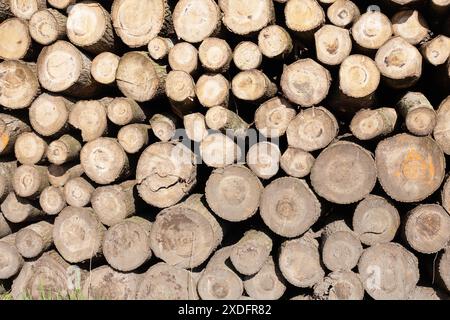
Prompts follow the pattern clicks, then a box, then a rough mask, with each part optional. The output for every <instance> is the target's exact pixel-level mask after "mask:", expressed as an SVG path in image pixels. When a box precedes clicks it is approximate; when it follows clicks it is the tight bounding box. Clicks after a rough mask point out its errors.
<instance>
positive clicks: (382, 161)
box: [375, 133, 445, 202]
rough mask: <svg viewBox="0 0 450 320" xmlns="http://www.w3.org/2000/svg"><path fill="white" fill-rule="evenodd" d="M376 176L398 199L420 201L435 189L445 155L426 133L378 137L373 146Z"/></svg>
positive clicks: (389, 192)
mask: <svg viewBox="0 0 450 320" xmlns="http://www.w3.org/2000/svg"><path fill="white" fill-rule="evenodd" d="M375 159H376V164H377V171H378V180H379V182H380V184H381V186H382V187H383V189H384V191H386V193H387V194H388V195H389V196H390V197H391V198H392V199H394V200H397V201H400V202H419V201H422V200H424V199H426V198H427V197H428V196H429V195H431V194H432V193H433V192H435V191H436V190H437V189H438V188H439V186H440V185H441V184H442V182H443V180H444V176H445V158H444V153H443V152H442V150H441V148H440V147H439V145H438V144H437V143H436V142H435V141H434V140H433V139H431V138H429V137H415V136H412V135H409V134H406V133H403V134H398V135H395V136H393V137H391V138H388V139H385V140H383V141H381V142H380V143H379V144H378V146H377V149H376V150H375Z"/></svg>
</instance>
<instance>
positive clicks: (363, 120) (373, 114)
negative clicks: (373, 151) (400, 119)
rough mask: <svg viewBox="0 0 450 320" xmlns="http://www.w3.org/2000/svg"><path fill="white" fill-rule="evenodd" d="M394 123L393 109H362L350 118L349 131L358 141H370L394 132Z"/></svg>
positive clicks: (395, 117)
mask: <svg viewBox="0 0 450 320" xmlns="http://www.w3.org/2000/svg"><path fill="white" fill-rule="evenodd" d="M396 122H397V112H396V111H395V109H393V108H379V109H374V110H370V109H362V110H360V111H358V112H357V113H356V114H355V116H354V117H353V118H352V121H351V123H350V130H351V132H352V133H353V135H354V136H355V137H356V138H358V139H359V140H371V139H374V138H377V137H379V136H383V135H387V134H389V133H391V132H392V131H394V127H395V124H396Z"/></svg>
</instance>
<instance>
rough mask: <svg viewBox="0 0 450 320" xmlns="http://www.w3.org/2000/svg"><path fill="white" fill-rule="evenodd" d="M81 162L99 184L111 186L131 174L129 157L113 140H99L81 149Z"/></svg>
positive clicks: (85, 170) (86, 171)
mask: <svg viewBox="0 0 450 320" xmlns="http://www.w3.org/2000/svg"><path fill="white" fill-rule="evenodd" d="M80 162H81V165H82V167H83V170H84V172H85V173H86V175H87V176H88V177H89V179H91V180H92V181H95V182H97V183H98V184H110V183H112V182H114V181H116V180H118V179H122V178H125V177H127V176H128V175H129V173H130V170H129V169H130V168H129V162H128V157H127V154H126V153H125V151H124V150H123V148H122V146H121V145H120V144H119V142H117V140H116V139H113V138H98V139H95V140H92V141H90V142H88V143H86V144H85V145H84V146H83V148H82V149H81V153H80Z"/></svg>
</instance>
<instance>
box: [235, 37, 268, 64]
mask: <svg viewBox="0 0 450 320" xmlns="http://www.w3.org/2000/svg"><path fill="white" fill-rule="evenodd" d="M233 62H234V64H235V66H236V67H237V68H238V69H240V70H251V69H257V68H258V67H259V66H260V65H261V63H262V53H261V50H260V48H259V46H258V45H256V44H255V43H253V42H251V41H242V42H240V43H239V44H238V45H237V46H236V47H235V48H234V52H233Z"/></svg>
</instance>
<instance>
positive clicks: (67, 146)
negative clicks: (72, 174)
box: [47, 134, 81, 165]
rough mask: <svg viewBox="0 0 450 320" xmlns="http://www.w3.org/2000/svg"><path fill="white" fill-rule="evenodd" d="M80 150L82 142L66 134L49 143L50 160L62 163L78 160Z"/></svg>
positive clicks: (48, 155) (48, 153) (57, 163)
mask: <svg viewBox="0 0 450 320" xmlns="http://www.w3.org/2000/svg"><path fill="white" fill-rule="evenodd" d="M80 151H81V144H80V142H79V141H78V140H77V139H75V138H74V137H72V136H70V135H68V134H65V135H63V136H61V137H60V138H59V139H57V140H54V141H52V142H51V143H50V144H49V145H48V149H47V158H48V161H49V162H51V163H53V164H56V165H61V164H64V163H66V162H70V161H74V160H77V159H78V158H79V155H80Z"/></svg>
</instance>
